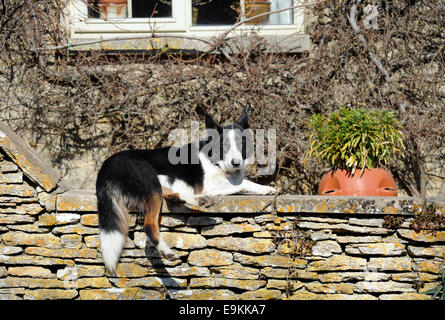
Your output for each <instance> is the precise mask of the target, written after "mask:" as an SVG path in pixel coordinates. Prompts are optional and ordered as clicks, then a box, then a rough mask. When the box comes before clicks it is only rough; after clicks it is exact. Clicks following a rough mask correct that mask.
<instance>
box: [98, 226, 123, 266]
mask: <svg viewBox="0 0 445 320" xmlns="http://www.w3.org/2000/svg"><path fill="white" fill-rule="evenodd" d="M99 240H100V250H101V252H102V259H103V261H104V263H105V267H106V268H107V269H108V271H110V272H111V273H112V274H114V273H115V272H116V265H117V262H118V261H119V257H120V255H121V252H122V249H123V248H124V244H125V237H124V236H123V235H122V234H121V233H120V232H119V231H105V230H99Z"/></svg>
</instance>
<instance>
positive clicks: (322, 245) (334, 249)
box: [312, 240, 343, 258]
mask: <svg viewBox="0 0 445 320" xmlns="http://www.w3.org/2000/svg"><path fill="white" fill-rule="evenodd" d="M342 252H343V251H342V249H341V247H340V245H339V244H338V243H337V242H336V241H333V240H325V241H319V242H317V243H316V244H315V246H313V247H312V255H314V256H321V257H326V258H327V257H330V256H332V255H334V254H335V253H342Z"/></svg>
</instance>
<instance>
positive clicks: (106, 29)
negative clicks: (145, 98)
mask: <svg viewBox="0 0 445 320" xmlns="http://www.w3.org/2000/svg"><path fill="white" fill-rule="evenodd" d="M66 1H67V6H66V10H67V12H66V13H65V16H64V17H63V18H64V24H65V28H66V34H67V36H68V41H69V42H71V43H80V42H82V40H86V39H88V40H103V39H118V38H119V37H122V38H126V39H129V38H131V37H133V36H134V38H138V37H144V36H149V35H150V34H153V33H155V34H157V35H160V34H161V35H162V34H169V35H176V36H189V37H193V36H196V37H205V38H214V37H218V36H220V35H222V34H223V33H224V32H226V31H227V30H229V29H230V28H231V26H230V25H229V26H225V25H224V26H205V25H200V26H193V25H192V0H172V17H168V18H126V19H112V20H107V21H106V20H103V19H99V18H88V7H87V0H66ZM293 3H294V6H295V5H299V4H303V3H304V1H302V0H293ZM293 21H294V23H293V24H292V25H248V24H242V25H241V26H238V27H237V28H236V29H234V30H233V31H232V32H231V33H230V36H231V37H233V36H245V35H248V34H251V33H252V32H255V33H256V34H258V35H259V36H289V35H294V34H301V35H303V34H304V7H300V8H297V9H293Z"/></svg>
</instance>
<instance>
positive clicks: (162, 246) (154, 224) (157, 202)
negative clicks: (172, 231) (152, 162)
mask: <svg viewBox="0 0 445 320" xmlns="http://www.w3.org/2000/svg"><path fill="white" fill-rule="evenodd" d="M161 209H162V196H161V194H159V193H154V194H153V196H151V197H150V198H149V199H145V200H144V212H145V218H144V231H145V233H146V234H147V236H148V237H149V238H150V240H151V242H152V243H153V245H155V246H156V248H157V249H158V251H159V253H160V254H161V256H163V257H164V258H166V259H168V260H176V259H177V257H176V255H175V253H174V252H173V251H172V250H171V249H170V248H169V247H168V245H167V244H166V243H165V242H164V240H162V239H161V236H160V233H159V220H160V213H161Z"/></svg>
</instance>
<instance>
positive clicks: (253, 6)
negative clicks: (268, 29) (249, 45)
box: [244, 0, 270, 24]
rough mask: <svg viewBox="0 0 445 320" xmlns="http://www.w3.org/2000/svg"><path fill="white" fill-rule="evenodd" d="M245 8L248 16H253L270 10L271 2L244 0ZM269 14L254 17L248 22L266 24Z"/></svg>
mask: <svg viewBox="0 0 445 320" xmlns="http://www.w3.org/2000/svg"><path fill="white" fill-rule="evenodd" d="M244 6H245V7H244V10H245V12H246V18H251V17H254V16H256V15H259V14H262V13H266V12H269V11H270V2H269V1H266V0H244ZM268 19H269V16H267V15H266V16H264V17H260V18H256V19H253V20H251V21H249V22H247V24H266V23H267V21H268Z"/></svg>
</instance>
